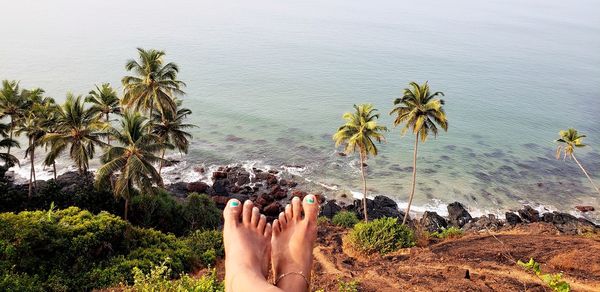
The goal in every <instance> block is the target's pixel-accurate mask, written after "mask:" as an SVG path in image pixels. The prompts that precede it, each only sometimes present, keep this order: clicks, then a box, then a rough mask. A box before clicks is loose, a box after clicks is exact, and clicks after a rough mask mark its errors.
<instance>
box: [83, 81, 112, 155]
mask: <svg viewBox="0 0 600 292" xmlns="http://www.w3.org/2000/svg"><path fill="white" fill-rule="evenodd" d="M85 102H89V103H90V104H91V105H92V106H91V107H90V110H91V111H92V112H94V113H95V114H96V115H98V118H99V119H100V118H104V119H105V121H106V123H107V124H109V123H110V114H118V113H120V112H121V108H120V106H119V102H120V100H119V97H118V96H117V92H116V91H115V90H114V89H113V88H112V87H111V86H110V84H109V83H103V84H102V86H100V87H99V86H98V85H96V88H95V89H94V90H92V91H90V93H89V95H88V96H87V97H86V98H85ZM106 139H107V144H108V145H110V136H107V138H106Z"/></svg>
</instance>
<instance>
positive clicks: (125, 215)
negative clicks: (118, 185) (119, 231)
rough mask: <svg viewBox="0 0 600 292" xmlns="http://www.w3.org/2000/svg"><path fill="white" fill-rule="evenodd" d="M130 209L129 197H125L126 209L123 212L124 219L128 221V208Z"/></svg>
mask: <svg viewBox="0 0 600 292" xmlns="http://www.w3.org/2000/svg"><path fill="white" fill-rule="evenodd" d="M128 209H129V198H125V211H124V213H123V219H125V221H127V210H128Z"/></svg>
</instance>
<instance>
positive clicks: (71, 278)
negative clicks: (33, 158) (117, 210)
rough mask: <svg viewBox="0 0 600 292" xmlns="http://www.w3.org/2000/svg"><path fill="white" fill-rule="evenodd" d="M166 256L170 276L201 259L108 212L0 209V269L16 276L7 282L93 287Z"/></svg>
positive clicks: (127, 277) (176, 241)
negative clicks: (13, 279)
mask: <svg viewBox="0 0 600 292" xmlns="http://www.w3.org/2000/svg"><path fill="white" fill-rule="evenodd" d="M216 250H217V249H215V255H216ZM205 256H206V257H208V256H210V255H209V254H207V255H205ZM165 258H170V259H171V264H170V265H171V271H172V275H171V276H177V275H179V274H180V273H183V272H186V271H190V270H192V268H194V267H195V266H196V265H197V264H199V263H200V262H199V261H200V259H199V256H197V255H195V253H194V252H193V251H192V247H191V246H190V245H189V241H188V240H187V239H180V238H177V237H175V235H172V234H164V233H161V232H159V231H156V230H152V229H143V228H138V227H133V226H131V225H130V224H129V223H127V222H126V221H123V220H122V219H121V218H119V217H117V216H115V215H112V214H109V213H106V212H100V213H99V214H97V215H94V214H92V213H90V212H89V211H84V210H80V209H79V208H76V207H70V208H67V209H64V210H58V211H52V210H51V211H45V212H44V211H32V212H31V211H26V212H21V213H18V214H14V213H2V214H0V271H9V270H10V271H14V274H15V275H18V276H17V277H15V279H16V280H15V281H13V282H11V283H8V282H6V281H4V282H3V283H6V284H3V285H6V286H7V287H8V285H18V284H19V283H24V282H25V281H24V280H23V281H19V279H38V281H39V283H41V287H42V289H44V290H46V291H62V290H92V289H94V288H102V287H107V286H111V285H115V284H117V283H119V282H129V281H131V280H132V278H131V270H132V269H133V268H134V267H138V268H140V269H141V270H143V271H150V269H151V268H152V267H154V266H155V265H157V264H158V263H160V262H162V261H163V260H164V259H165ZM2 275H3V276H5V274H2ZM27 277H29V278H27ZM0 290H4V289H0ZM15 290H20V289H15ZM23 290H26V288H25V287H24V288H23Z"/></svg>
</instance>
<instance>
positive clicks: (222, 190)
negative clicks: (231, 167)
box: [212, 179, 229, 195]
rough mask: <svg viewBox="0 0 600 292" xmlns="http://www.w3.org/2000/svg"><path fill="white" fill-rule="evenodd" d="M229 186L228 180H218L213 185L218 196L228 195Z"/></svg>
mask: <svg viewBox="0 0 600 292" xmlns="http://www.w3.org/2000/svg"><path fill="white" fill-rule="evenodd" d="M228 185H229V181H228V180H226V179H219V180H216V181H215V182H214V183H213V185H212V189H213V191H214V192H215V194H217V195H227V193H228V192H227V186H228Z"/></svg>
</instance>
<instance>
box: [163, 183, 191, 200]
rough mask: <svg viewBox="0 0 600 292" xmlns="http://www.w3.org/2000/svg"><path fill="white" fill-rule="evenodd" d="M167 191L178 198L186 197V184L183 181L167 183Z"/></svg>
mask: <svg viewBox="0 0 600 292" xmlns="http://www.w3.org/2000/svg"><path fill="white" fill-rule="evenodd" d="M167 191H168V192H169V193H171V194H173V195H174V196H176V197H178V198H185V197H187V193H188V184H187V183H184V182H176V183H174V184H170V185H167Z"/></svg>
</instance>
